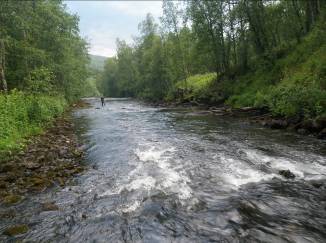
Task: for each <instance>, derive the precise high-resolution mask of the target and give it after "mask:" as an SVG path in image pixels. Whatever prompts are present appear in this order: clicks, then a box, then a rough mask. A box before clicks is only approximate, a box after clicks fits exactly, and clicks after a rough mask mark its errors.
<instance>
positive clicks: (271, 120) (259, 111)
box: [146, 102, 326, 140]
mask: <svg viewBox="0 0 326 243" xmlns="http://www.w3.org/2000/svg"><path fill="white" fill-rule="evenodd" d="M146 103H147V102H146ZM148 104H150V105H153V106H155V107H164V108H177V107H182V108H196V109H199V110H201V111H207V112H209V113H212V114H215V115H219V116H234V117H244V118H246V119H248V120H249V122H251V123H256V124H259V125H261V126H263V127H266V128H270V129H279V130H287V131H293V132H296V133H298V134H301V135H307V136H314V137H316V138H318V139H323V140H325V139H326V118H316V119H306V120H304V119H299V118H285V117H280V116H274V115H273V114H272V113H271V112H270V111H269V110H268V109H267V108H256V107H241V108H233V107H231V106H228V105H225V104H221V105H211V104H205V103H198V102H157V103H151V102H149V103H148Z"/></svg>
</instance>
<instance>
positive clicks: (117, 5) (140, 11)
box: [108, 1, 163, 17]
mask: <svg viewBox="0 0 326 243" xmlns="http://www.w3.org/2000/svg"><path fill="white" fill-rule="evenodd" d="M108 5H109V6H111V7H112V8H114V9H116V10H117V11H121V12H122V13H123V14H127V15H132V16H141V17H144V16H145V15H146V14H147V13H151V14H152V15H153V16H154V17H160V16H161V15H162V13H163V11H162V2H161V1H114V2H108Z"/></svg>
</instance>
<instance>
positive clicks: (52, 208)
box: [42, 202, 59, 211]
mask: <svg viewBox="0 0 326 243" xmlns="http://www.w3.org/2000/svg"><path fill="white" fill-rule="evenodd" d="M42 210H43V211H57V210H59V207H58V206H57V205H56V204H55V203H53V202H46V203H43V204H42Z"/></svg>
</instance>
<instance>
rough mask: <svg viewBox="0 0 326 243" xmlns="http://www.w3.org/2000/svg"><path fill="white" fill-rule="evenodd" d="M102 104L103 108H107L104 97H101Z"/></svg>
mask: <svg viewBox="0 0 326 243" xmlns="http://www.w3.org/2000/svg"><path fill="white" fill-rule="evenodd" d="M101 103H102V107H103V106H105V101H104V97H101Z"/></svg>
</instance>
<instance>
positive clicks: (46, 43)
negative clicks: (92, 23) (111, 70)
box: [0, 1, 95, 150]
mask: <svg viewBox="0 0 326 243" xmlns="http://www.w3.org/2000/svg"><path fill="white" fill-rule="evenodd" d="M0 23H1V28H0V87H1V94H0V150H8V149H9V150H10V149H14V148H15V147H16V146H19V145H18V143H17V141H21V140H22V139H23V138H25V137H27V136H29V135H32V134H35V133H38V132H39V131H40V130H41V129H42V127H43V126H44V125H45V124H46V123H48V122H49V121H50V120H51V119H52V118H53V117H55V116H57V115H59V114H60V113H62V112H63V110H64V109H65V108H66V106H67V105H68V104H69V103H71V102H73V101H76V100H78V99H79V98H80V97H82V96H85V95H88V93H87V92H92V91H91V90H92V89H93V88H92V86H91V84H89V82H88V81H89V79H87V77H88V76H89V69H88V68H87V65H88V62H89V57H88V53H87V52H88V51H87V43H86V42H85V41H84V40H83V39H82V38H81V37H80V35H79V29H78V28H79V27H78V24H79V19H78V16H75V15H71V14H69V13H68V12H67V10H66V8H65V6H64V4H63V3H62V2H61V1H1V4H0ZM94 88H95V87H94Z"/></svg>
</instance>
